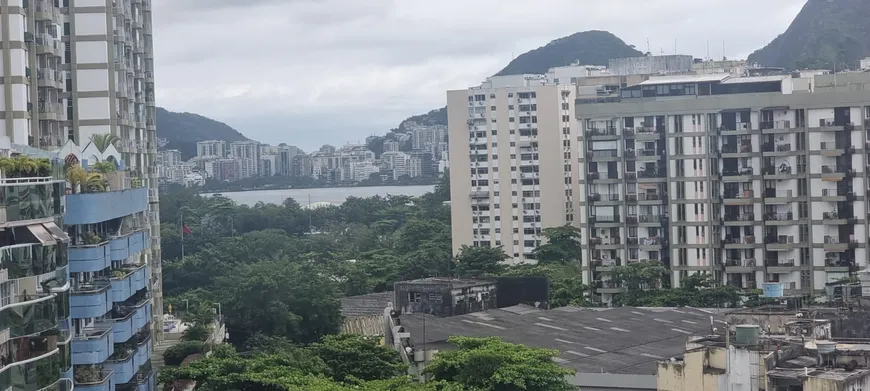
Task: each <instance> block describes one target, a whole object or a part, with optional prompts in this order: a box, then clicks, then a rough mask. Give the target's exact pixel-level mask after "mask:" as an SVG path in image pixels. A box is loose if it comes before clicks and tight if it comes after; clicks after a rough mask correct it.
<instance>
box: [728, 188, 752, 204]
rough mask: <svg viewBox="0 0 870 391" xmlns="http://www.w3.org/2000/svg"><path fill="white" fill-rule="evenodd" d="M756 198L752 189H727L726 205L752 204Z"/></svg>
mask: <svg viewBox="0 0 870 391" xmlns="http://www.w3.org/2000/svg"><path fill="white" fill-rule="evenodd" d="M753 198H755V192H754V191H752V190H743V191H726V192H725V197H724V199H725V201H724V204H725V205H751V204H752V202H753Z"/></svg>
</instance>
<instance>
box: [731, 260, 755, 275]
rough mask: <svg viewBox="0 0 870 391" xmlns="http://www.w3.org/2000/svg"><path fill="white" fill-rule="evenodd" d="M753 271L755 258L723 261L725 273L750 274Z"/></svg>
mask: <svg viewBox="0 0 870 391" xmlns="http://www.w3.org/2000/svg"><path fill="white" fill-rule="evenodd" d="M754 270H755V258H747V259H728V260H726V261H725V273H752V272H753V271H754Z"/></svg>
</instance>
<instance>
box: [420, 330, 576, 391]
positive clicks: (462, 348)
mask: <svg viewBox="0 0 870 391" xmlns="http://www.w3.org/2000/svg"><path fill="white" fill-rule="evenodd" d="M450 342H451V343H452V344H454V345H456V347H457V349H456V350H450V351H445V352H441V353H439V354H438V355H437V356H435V359H434V360H433V361H432V362H431V363H430V364H429V365H428V366H427V367H426V372H427V373H428V374H429V375H431V376H432V378H433V379H435V380H444V381H454V382H457V383H459V384H462V385H465V386H467V387H470V388H471V389H475V390H480V391H502V390H504V391H508V390H527V391H568V390H572V389H574V388H572V387H571V386H570V385H569V384H568V383H567V381H566V380H565V376H566V375H570V374H572V373H573V371H569V370H567V369H564V368H562V367H560V366H559V365H558V364H556V363H555V362H553V357H555V356H557V355H558V354H559V352H557V351H555V350H547V349H535V348H529V347H525V346H522V345H516V344H512V343H507V342H503V341H502V340H500V339H498V338H467V337H452V338H450Z"/></svg>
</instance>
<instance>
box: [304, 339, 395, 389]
mask: <svg viewBox="0 0 870 391" xmlns="http://www.w3.org/2000/svg"><path fill="white" fill-rule="evenodd" d="M379 339H380V338H375V337H366V336H362V335H355V334H341V335H328V336H326V337H324V338H323V340H322V341H321V342H319V343H315V344H312V345H311V347H310V349H311V350H312V352H314V353H315V354H316V355H317V356H318V357H320V359H321V360H323V362H325V363H326V365H327V366H328V367H329V368H330V369H331V370H332V378H333V379H335V380H337V381H348V380H351V379H360V380H382V379H389V378H391V377H395V376H398V375H400V374H402V373H403V372H405V371H407V366H406V365H405V364H404V363H402V360H401V359H400V358H399V354H398V353H396V351H395V350H393V349H391V348H389V347H385V346H381V345H380V341H379Z"/></svg>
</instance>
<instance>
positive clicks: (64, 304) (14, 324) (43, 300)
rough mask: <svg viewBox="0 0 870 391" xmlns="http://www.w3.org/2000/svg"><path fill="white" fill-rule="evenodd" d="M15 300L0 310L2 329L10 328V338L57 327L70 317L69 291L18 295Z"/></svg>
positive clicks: (0, 327)
mask: <svg viewBox="0 0 870 391" xmlns="http://www.w3.org/2000/svg"><path fill="white" fill-rule="evenodd" d="M15 301H16V302H15V303H12V304H10V305H7V306H5V307H3V309H2V310H0V330H3V329H8V330H9V338H18V337H23V336H28V335H35V334H39V333H43V332H47V331H50V330H52V329H57V328H58V325H59V324H60V323H61V321H62V320H63V319H67V318H68V317H69V310H68V308H69V307H68V303H69V293H68V292H58V293H51V294H42V295H18V296H16V297H15Z"/></svg>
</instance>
